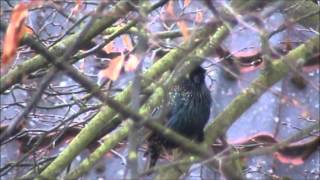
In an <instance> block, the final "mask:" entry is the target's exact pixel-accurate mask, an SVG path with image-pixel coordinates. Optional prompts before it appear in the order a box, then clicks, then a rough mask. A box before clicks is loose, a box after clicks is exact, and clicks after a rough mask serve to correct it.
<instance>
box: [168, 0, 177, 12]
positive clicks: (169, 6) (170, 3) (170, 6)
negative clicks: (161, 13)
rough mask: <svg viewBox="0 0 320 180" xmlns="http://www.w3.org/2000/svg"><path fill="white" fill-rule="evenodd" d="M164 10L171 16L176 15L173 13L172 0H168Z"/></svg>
mask: <svg viewBox="0 0 320 180" xmlns="http://www.w3.org/2000/svg"><path fill="white" fill-rule="evenodd" d="M166 12H167V13H168V14H169V15H171V16H176V15H175V13H174V7H173V1H172V0H170V1H169V3H168V5H167V7H166Z"/></svg>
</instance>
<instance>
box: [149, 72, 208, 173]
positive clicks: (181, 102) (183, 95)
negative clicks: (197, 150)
mask: <svg viewBox="0 0 320 180" xmlns="http://www.w3.org/2000/svg"><path fill="white" fill-rule="evenodd" d="M211 102H212V100H211V95H210V91H209V90H208V88H207V87H206V84H205V70H204V69H203V68H202V67H200V66H199V67H197V68H196V69H194V70H193V71H192V72H191V73H190V74H189V76H187V77H186V78H185V79H183V80H182V81H181V82H180V83H179V84H177V85H176V86H174V87H173V89H172V90H171V91H170V92H169V102H168V103H169V104H168V108H169V111H168V114H167V116H166V117H167V121H166V126H167V127H168V128H170V129H172V130H174V131H176V132H177V133H180V134H181V135H183V136H185V137H187V138H190V139H195V140H197V141H199V142H200V141H202V140H203V129H204V127H205V125H206V123H207V121H208V119H209V116H210V107H211ZM148 145H149V146H148V153H150V165H149V167H152V166H154V165H155V164H156V162H157V159H158V158H159V156H160V153H161V150H162V149H163V147H164V148H173V147H175V144H174V143H173V142H170V141H169V140H168V139H166V138H164V137H162V136H160V135H159V134H157V133H153V134H152V135H151V136H150V137H149V138H148Z"/></svg>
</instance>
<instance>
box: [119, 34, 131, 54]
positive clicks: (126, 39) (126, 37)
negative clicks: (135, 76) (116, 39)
mask: <svg viewBox="0 0 320 180" xmlns="http://www.w3.org/2000/svg"><path fill="white" fill-rule="evenodd" d="M122 41H123V44H124V45H125V46H126V47H127V49H128V50H129V51H132V50H133V45H132V42H131V38H130V36H129V35H128V34H124V35H122Z"/></svg>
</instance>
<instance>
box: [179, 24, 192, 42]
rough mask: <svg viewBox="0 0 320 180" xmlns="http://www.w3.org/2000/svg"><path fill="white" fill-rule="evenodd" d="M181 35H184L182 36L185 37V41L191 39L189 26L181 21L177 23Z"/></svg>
mask: <svg viewBox="0 0 320 180" xmlns="http://www.w3.org/2000/svg"><path fill="white" fill-rule="evenodd" d="M177 25H178V27H179V29H180V31H181V33H182V36H183V39H184V40H185V41H186V40H188V39H189V37H190V33H189V30H188V25H187V23H186V22H185V21H179V22H178V23H177Z"/></svg>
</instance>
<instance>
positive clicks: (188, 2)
mask: <svg viewBox="0 0 320 180" xmlns="http://www.w3.org/2000/svg"><path fill="white" fill-rule="evenodd" d="M190 3H191V0H184V1H183V6H184V7H188V6H189V5H190Z"/></svg>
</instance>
